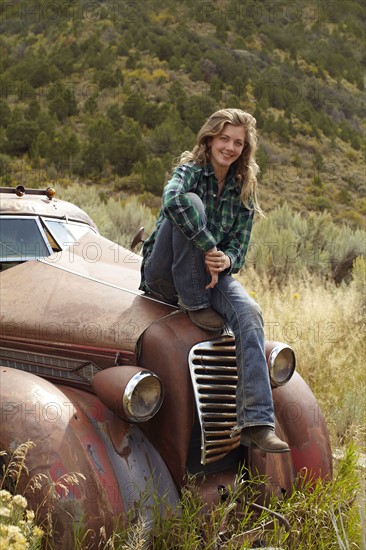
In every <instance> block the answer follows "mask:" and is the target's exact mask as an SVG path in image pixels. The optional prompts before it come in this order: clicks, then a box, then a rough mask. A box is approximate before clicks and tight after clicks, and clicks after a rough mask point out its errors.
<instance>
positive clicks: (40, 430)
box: [0, 367, 178, 549]
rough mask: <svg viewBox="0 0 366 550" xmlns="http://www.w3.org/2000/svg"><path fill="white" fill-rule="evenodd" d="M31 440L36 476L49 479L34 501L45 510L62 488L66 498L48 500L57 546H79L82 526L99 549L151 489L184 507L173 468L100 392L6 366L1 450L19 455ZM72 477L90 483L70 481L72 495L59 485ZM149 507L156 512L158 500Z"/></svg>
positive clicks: (3, 371) (3, 370)
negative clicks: (51, 494) (76, 528)
mask: <svg viewBox="0 0 366 550" xmlns="http://www.w3.org/2000/svg"><path fill="white" fill-rule="evenodd" d="M111 432H114V433H118V441H117V439H116V438H112V439H111V437H110V433H111ZM29 440H30V441H33V442H34V443H35V444H36V446H35V448H34V449H32V450H31V451H30V452H29V455H28V460H27V467H28V469H29V477H30V478H32V477H33V476H34V475H35V474H39V473H42V474H45V476H46V478H45V479H44V480H43V481H42V489H41V491H39V492H36V493H34V494H33V493H31V492H29V494H28V493H26V496H27V498H28V500H29V501H30V502H31V504H32V506H33V507H37V506H38V505H39V504H40V502H41V501H42V500H43V498H44V497H45V495H46V494H47V491H49V490H50V486H51V485H52V484H56V488H57V492H58V493H59V497H60V498H59V499H57V500H55V501H53V502H52V501H51V500H46V505H45V508H44V509H43V510H42V512H43V513H42V517H43V518H45V515H46V511H47V509H49V507H50V506H54V510H53V512H52V515H53V517H54V518H55V524H54V526H55V542H56V548H62V549H63V548H72V547H73V540H72V537H73V523H74V522H75V521H76V522H84V526H85V527H86V529H90V532H89V534H88V543H91V544H93V542H95V547H97V545H98V543H99V541H100V535H99V532H100V528H101V527H104V528H105V529H106V532H107V534H108V533H110V532H111V529H112V528H113V525H114V521H115V519H116V518H118V516H121V519H123V517H124V514H125V512H126V511H127V510H128V509H131V510H134V509H136V508H137V507H138V504H139V499H140V498H141V497H143V496H145V497H146V494H147V495H148V496H149V495H150V492H151V495H152V494H153V493H154V492H155V493H156V494H157V495H160V496H162V495H163V494H165V493H167V494H168V497H167V498H168V501H167V502H168V503H171V504H172V505H176V504H177V502H178V494H177V491H176V488H175V486H174V484H173V482H172V480H171V477H170V475H169V472H168V470H167V469H166V466H165V464H164V463H163V461H162V460H161V458H160V456H159V455H158V453H157V452H156V450H155V449H154V448H153V447H152V445H151V443H150V442H149V441H148V440H147V439H146V437H145V436H144V435H143V433H142V432H141V431H140V430H139V429H138V428H137V427H131V426H129V425H128V424H126V423H124V422H123V421H122V420H120V419H118V418H117V417H115V416H114V415H113V414H112V412H111V411H109V410H108V409H107V408H106V407H105V406H104V405H103V403H101V401H100V400H98V399H97V398H96V397H95V396H94V395H92V394H88V393H86V392H83V391H80V390H76V389H72V388H67V387H58V388H57V387H56V386H54V385H52V384H50V383H49V382H47V381H46V380H43V379H41V378H39V377H36V376H34V375H32V374H28V373H22V372H20V371H17V370H14V369H7V368H4V367H2V368H1V430H0V446H1V449H5V450H10V451H11V450H14V449H15V448H16V447H17V445H19V444H20V443H24V442H26V441H29ZM112 441H115V443H116V445H115V447H116V448H115V447H114V446H113V443H112ZM72 472H76V473H79V474H82V475H83V476H84V478H85V479H80V481H79V484H77V485H70V484H68V483H65V484H66V485H67V486H68V489H69V493H68V494H67V495H65V494H64V493H63V491H62V489H61V486H60V485H57V483H58V482H60V480H62V476H64V475H65V474H68V473H72ZM28 481H29V479H28V476H25V477H23V478H22V479H21V485H20V487H19V488H20V489H22V488H23V489H24V488H25V487H26V485H27V483H28ZM142 500H143V498H142ZM144 502H145V504H144V507H145V513H146V514H147V515H148V514H149V510H148V508H149V506H150V507H151V506H152V501H151V499H150V501H149V499H147V500H146V501H144ZM143 509H144V508H143Z"/></svg>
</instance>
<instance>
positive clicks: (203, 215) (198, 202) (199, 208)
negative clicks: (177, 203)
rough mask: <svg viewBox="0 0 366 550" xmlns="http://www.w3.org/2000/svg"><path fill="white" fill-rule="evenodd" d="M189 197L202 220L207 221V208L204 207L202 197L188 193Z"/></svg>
mask: <svg viewBox="0 0 366 550" xmlns="http://www.w3.org/2000/svg"><path fill="white" fill-rule="evenodd" d="M187 195H188V197H189V198H190V200H191V201H192V203H193V206H194V207H195V209H196V210H197V212H198V213H199V215H200V216H201V218H202V219H204V220H206V212H205V207H204V204H203V202H202V200H201V199H200V197H199V196H198V195H196V193H187Z"/></svg>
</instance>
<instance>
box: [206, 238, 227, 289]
mask: <svg viewBox="0 0 366 550" xmlns="http://www.w3.org/2000/svg"><path fill="white" fill-rule="evenodd" d="M205 264H206V269H207V271H208V272H209V273H210V274H211V282H210V283H209V284H208V285H207V286H206V289H207V288H213V287H214V286H215V285H216V284H217V282H218V280H219V273H221V272H222V271H225V269H229V267H230V265H231V261H230V258H229V256H226V254H224V252H222V250H217V248H216V247H214V248H212V249H211V250H209V251H208V252H206V254H205Z"/></svg>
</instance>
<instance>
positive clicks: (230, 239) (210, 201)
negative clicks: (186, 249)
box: [140, 163, 254, 290]
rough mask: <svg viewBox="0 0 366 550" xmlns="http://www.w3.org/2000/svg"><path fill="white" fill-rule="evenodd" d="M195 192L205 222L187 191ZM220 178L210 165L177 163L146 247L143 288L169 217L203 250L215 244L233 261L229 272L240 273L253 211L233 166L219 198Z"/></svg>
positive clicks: (141, 287)
mask: <svg viewBox="0 0 366 550" xmlns="http://www.w3.org/2000/svg"><path fill="white" fill-rule="evenodd" d="M189 192H192V193H196V195H198V196H199V197H200V199H201V200H202V202H203V204H204V207H205V211H206V215H207V222H206V224H203V223H202V220H201V219H200V217H199V215H198V213H197V211H196V209H195V208H194V207H193V205H192V203H191V201H190V199H189V197H188V196H187V193H189ZM217 194H218V181H217V178H216V176H215V173H214V170H213V167H212V165H211V164H208V165H206V166H199V165H197V164H193V163H187V164H182V165H180V166H178V167H177V168H176V169H175V170H174V172H173V174H172V178H171V179H170V181H169V182H168V183H167V185H166V186H165V188H164V192H163V204H162V208H161V211H160V214H159V217H158V219H157V222H156V228H155V231H154V232H153V233H152V234H151V235H150V237H149V238H148V239H147V240H146V241H145V243H144V246H143V262H142V270H141V275H142V277H141V285H140V289H141V290H146V288H145V284H144V262H145V261H146V260H147V258H148V257H149V255H150V254H151V251H152V249H153V246H154V242H155V238H156V234H157V232H158V230H159V227H160V225H161V223H162V221H163V220H164V218H167V219H169V220H171V221H172V222H173V223H175V224H176V225H177V226H178V227H180V229H181V230H182V231H183V233H184V234H185V235H186V237H187V239H189V240H190V241H192V242H193V243H194V244H195V246H197V247H198V248H200V249H201V250H202V252H207V251H208V250H210V249H211V248H213V247H214V246H217V248H218V249H219V250H222V251H223V252H224V253H225V254H226V255H227V256H229V258H230V260H231V266H230V269H229V270H228V273H237V272H238V271H239V269H240V268H241V267H242V266H243V265H244V262H245V256H246V253H247V250H248V246H249V240H250V234H251V230H252V225H253V214H254V211H253V210H249V209H248V208H246V207H245V206H244V205H243V203H242V201H241V198H240V188H239V186H238V185H237V182H236V180H235V176H234V174H233V168H231V170H230V171H229V173H228V176H227V178H226V182H225V185H224V188H223V190H222V193H221V196H220V199H219V200H217Z"/></svg>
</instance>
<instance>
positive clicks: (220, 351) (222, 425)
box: [188, 336, 240, 464]
mask: <svg viewBox="0 0 366 550" xmlns="http://www.w3.org/2000/svg"><path fill="white" fill-rule="evenodd" d="M188 361H189V370H190V373H191V378H192V384H193V391H194V396H195V401H196V407H197V414H198V419H199V422H200V426H201V463H202V464H209V463H211V462H215V461H216V460H220V459H221V458H223V457H224V456H225V455H226V454H227V453H228V452H229V451H231V450H232V449H235V448H236V447H238V446H239V445H240V436H239V435H237V436H235V437H231V434H232V428H234V426H235V425H236V423H237V418H236V405H235V404H236V386H237V381H238V375H237V366H236V351H235V342H234V338H233V337H231V336H224V337H222V338H218V339H217V340H212V341H207V342H201V343H199V344H196V345H195V346H194V347H193V348H192V349H191V351H190V354H189V359H188Z"/></svg>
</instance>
